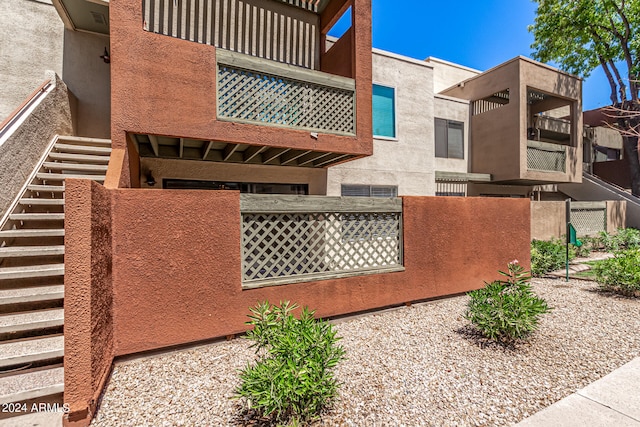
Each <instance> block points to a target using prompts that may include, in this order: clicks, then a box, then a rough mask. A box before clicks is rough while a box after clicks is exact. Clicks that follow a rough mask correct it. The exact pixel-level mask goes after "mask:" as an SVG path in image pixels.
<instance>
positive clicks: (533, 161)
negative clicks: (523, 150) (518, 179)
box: [527, 147, 567, 172]
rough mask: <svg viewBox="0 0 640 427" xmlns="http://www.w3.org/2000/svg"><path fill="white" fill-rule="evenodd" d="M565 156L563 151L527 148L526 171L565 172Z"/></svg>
mask: <svg viewBox="0 0 640 427" xmlns="http://www.w3.org/2000/svg"><path fill="white" fill-rule="evenodd" d="M566 159H567V155H566V152H564V151H547V150H544V149H539V148H534V147H527V169H533V170H540V171H549V172H566Z"/></svg>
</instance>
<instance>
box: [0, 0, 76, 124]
mask: <svg viewBox="0 0 640 427" xmlns="http://www.w3.org/2000/svg"><path fill="white" fill-rule="evenodd" d="M63 30H64V26H63V24H62V21H61V20H60V18H59V17H58V14H57V13H56V10H55V9H54V7H53V6H52V5H51V2H50V1H42V0H41V1H31V0H3V1H0V40H2V43H0V82H1V83H0V122H2V121H3V120H4V119H5V118H7V117H8V116H9V114H10V113H11V112H12V111H13V110H14V109H15V108H17V107H18V106H19V105H20V104H21V103H22V101H24V99H25V98H26V97H27V96H28V95H29V94H30V93H31V92H32V91H33V90H35V89H36V88H37V87H38V86H39V85H40V84H41V83H42V82H43V80H44V75H45V71H46V70H52V71H54V72H56V73H58V74H59V75H62V46H63Z"/></svg>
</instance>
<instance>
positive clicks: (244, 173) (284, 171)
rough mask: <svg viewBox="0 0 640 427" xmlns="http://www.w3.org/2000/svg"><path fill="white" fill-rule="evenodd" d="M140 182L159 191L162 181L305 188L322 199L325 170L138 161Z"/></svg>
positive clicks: (144, 159) (155, 160)
mask: <svg viewBox="0 0 640 427" xmlns="http://www.w3.org/2000/svg"><path fill="white" fill-rule="evenodd" d="M149 170H151V172H152V174H153V178H154V179H155V180H156V182H157V184H156V185H155V187H149V186H148V185H147V184H146V183H145V182H144V181H145V180H146V179H145V174H146V173H147V171H149ZM140 171H141V177H140V182H141V184H140V185H141V186H142V187H143V188H162V179H163V178H174V179H195V180H203V181H227V182H253V183H257V182H260V183H269V184H274V183H283V184H308V185H309V194H312V195H324V194H325V192H326V181H327V176H326V173H327V170H326V169H322V168H315V169H314V168H296V167H286V166H264V165H245V164H240V163H220V162H205V161H197V160H180V159H156V158H148V157H146V158H141V159H140Z"/></svg>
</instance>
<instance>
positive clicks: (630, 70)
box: [529, 0, 640, 196]
mask: <svg viewBox="0 0 640 427" xmlns="http://www.w3.org/2000/svg"><path fill="white" fill-rule="evenodd" d="M533 1H535V2H536V3H537V4H538V9H537V11H536V19H535V23H534V24H533V25H531V26H530V27H529V31H530V32H532V33H533V36H534V40H535V41H534V43H533V44H532V45H531V48H532V49H533V57H534V58H535V59H537V60H539V61H543V62H549V61H554V62H556V63H557V64H559V66H560V68H562V69H564V70H565V71H567V72H569V73H572V74H577V75H579V76H582V77H585V78H586V77H588V76H589V74H590V73H591V72H592V71H593V70H594V69H596V68H597V67H602V69H603V70H604V73H605V75H606V76H607V80H608V81H609V86H610V88H611V95H610V99H611V108H610V109H609V113H608V114H610V115H611V116H612V117H613V119H614V120H613V123H614V124H615V126H616V127H617V128H618V129H619V130H620V132H621V134H622V138H623V142H624V147H625V155H626V158H627V159H628V161H629V167H630V169H631V175H632V183H631V189H632V192H633V194H634V195H636V196H640V159H639V157H638V155H639V152H638V136H639V135H638V134H639V132H638V129H640V128H639V125H640V102H639V100H638V98H639V94H640V0H533Z"/></svg>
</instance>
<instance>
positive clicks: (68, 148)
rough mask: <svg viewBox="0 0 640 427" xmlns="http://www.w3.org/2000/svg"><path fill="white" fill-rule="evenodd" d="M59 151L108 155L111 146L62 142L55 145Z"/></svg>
mask: <svg viewBox="0 0 640 427" xmlns="http://www.w3.org/2000/svg"><path fill="white" fill-rule="evenodd" d="M53 148H55V149H56V150H58V152H59V153H76V154H94V155H103V156H108V155H110V154H111V148H108V147H86V146H84V145H72V144H60V143H57V144H55V145H54V146H53Z"/></svg>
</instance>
